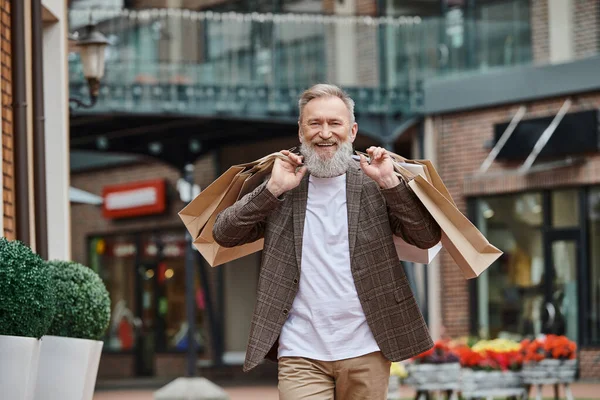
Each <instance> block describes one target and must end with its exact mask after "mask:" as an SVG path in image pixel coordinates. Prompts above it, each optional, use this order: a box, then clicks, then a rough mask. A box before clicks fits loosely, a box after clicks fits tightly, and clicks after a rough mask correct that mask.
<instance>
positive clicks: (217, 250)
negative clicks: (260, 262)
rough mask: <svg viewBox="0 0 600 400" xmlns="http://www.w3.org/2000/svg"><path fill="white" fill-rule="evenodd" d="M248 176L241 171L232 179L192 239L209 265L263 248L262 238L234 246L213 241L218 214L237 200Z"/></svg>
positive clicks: (219, 263)
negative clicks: (196, 235)
mask: <svg viewBox="0 0 600 400" xmlns="http://www.w3.org/2000/svg"><path fill="white" fill-rule="evenodd" d="M250 176H251V175H250V173H248V172H242V173H239V174H238V175H237V176H236V177H235V179H233V181H232V182H231V184H230V186H229V187H228V188H227V191H226V193H225V196H224V197H223V199H222V200H221V202H220V203H219V205H218V206H217V208H216V209H215V210H214V212H213V213H212V215H211V216H210V218H209V220H208V221H207V222H206V224H205V225H204V227H203V228H202V230H201V231H200V235H198V237H197V238H196V239H195V240H194V246H195V247H196V248H197V249H198V251H199V252H200V253H201V254H202V256H204V258H205V259H206V261H207V262H208V263H209V265H210V266H211V267H216V266H218V265H221V264H224V263H226V262H229V261H232V260H236V259H238V258H241V257H244V256H246V255H248V254H252V253H255V252H257V251H260V250H262V248H263V243H264V240H263V239H260V240H257V241H256V242H253V243H247V244H244V245H241V246H236V247H222V246H220V245H219V244H218V243H217V242H215V239H214V237H213V234H212V231H213V227H214V225H215V222H216V220H217V216H218V214H219V213H220V212H221V211H223V210H224V209H226V208H227V207H230V206H232V205H233V204H234V203H235V202H236V201H237V199H238V197H239V193H240V190H241V189H242V186H243V185H244V182H245V181H246V179H248V178H249V177H250Z"/></svg>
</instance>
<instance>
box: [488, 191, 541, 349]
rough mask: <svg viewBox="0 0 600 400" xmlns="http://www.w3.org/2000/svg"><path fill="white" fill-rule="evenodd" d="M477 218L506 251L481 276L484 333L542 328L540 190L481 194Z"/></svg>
mask: <svg viewBox="0 0 600 400" xmlns="http://www.w3.org/2000/svg"><path fill="white" fill-rule="evenodd" d="M477 203H478V204H477V209H478V217H477V223H478V226H479V229H480V230H481V232H482V233H483V234H484V235H485V236H486V237H487V238H488V240H489V241H490V242H491V243H492V244H493V245H495V246H496V247H498V248H499V249H500V250H502V251H503V252H504V255H503V256H502V257H501V258H500V259H499V260H498V261H496V262H495V263H494V264H493V265H492V266H490V268H489V269H488V270H487V271H486V272H484V273H483V274H482V275H481V276H480V278H479V279H478V280H477V292H478V314H479V315H478V321H479V326H478V330H479V332H478V333H479V334H480V335H481V336H482V337H498V336H502V335H504V336H513V337H522V336H526V335H534V334H538V333H540V332H541V329H542V326H541V324H542V316H541V310H542V307H543V305H544V292H543V285H542V275H543V271H544V254H543V240H542V230H541V228H542V221H543V213H542V211H543V210H542V196H541V194H540V193H524V194H518V195H510V196H501V197H492V198H486V199H480V200H478V202H477Z"/></svg>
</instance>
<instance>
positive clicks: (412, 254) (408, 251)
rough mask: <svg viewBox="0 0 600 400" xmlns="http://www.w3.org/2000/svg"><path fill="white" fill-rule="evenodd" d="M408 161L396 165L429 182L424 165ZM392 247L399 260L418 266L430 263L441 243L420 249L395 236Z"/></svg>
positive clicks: (429, 178)
mask: <svg viewBox="0 0 600 400" xmlns="http://www.w3.org/2000/svg"><path fill="white" fill-rule="evenodd" d="M408 161H409V160H404V162H398V165H400V166H401V167H403V168H404V169H406V170H407V171H409V172H410V173H411V174H413V175H415V176H416V175H420V176H421V177H423V178H424V179H427V180H428V181H431V175H430V173H429V171H428V170H427V168H426V167H425V165H423V164H419V163H415V162H408ZM394 246H395V247H396V253H397V254H398V259H399V260H401V261H409V262H414V263H418V264H429V263H431V262H432V261H433V259H434V258H435V257H436V256H437V255H438V254H439V252H440V250H441V249H442V244H441V243H438V244H436V245H435V246H433V247H431V248H429V249H421V248H419V247H417V246H414V245H412V244H408V243H406V242H405V241H404V239H402V238H401V237H399V236H395V235H394Z"/></svg>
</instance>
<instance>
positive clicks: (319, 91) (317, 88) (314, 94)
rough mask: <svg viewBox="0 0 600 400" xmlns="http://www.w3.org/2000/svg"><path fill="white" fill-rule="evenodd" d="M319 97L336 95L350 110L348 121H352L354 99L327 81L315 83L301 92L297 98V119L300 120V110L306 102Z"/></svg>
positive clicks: (302, 109)
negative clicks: (298, 114)
mask: <svg viewBox="0 0 600 400" xmlns="http://www.w3.org/2000/svg"><path fill="white" fill-rule="evenodd" d="M321 97H337V98H339V99H340V100H342V101H343V102H344V104H345V105H346V108H347V109H348V111H349V112H350V123H354V120H355V118H354V100H352V98H351V97H350V96H349V95H348V93H346V92H344V91H343V90H342V89H341V88H339V87H338V86H335V85H331V84H328V83H319V84H316V85H314V86H312V87H310V88H308V89H307V90H305V91H304V93H302V95H301V96H300V100H298V110H299V112H300V116H299V120H302V112H303V111H304V107H305V106H306V105H307V104H308V102H309V101H311V100H314V99H318V98H321Z"/></svg>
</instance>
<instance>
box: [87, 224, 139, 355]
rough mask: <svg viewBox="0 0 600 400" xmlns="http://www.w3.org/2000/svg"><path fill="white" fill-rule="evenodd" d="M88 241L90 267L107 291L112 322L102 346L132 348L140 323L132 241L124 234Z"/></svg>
mask: <svg viewBox="0 0 600 400" xmlns="http://www.w3.org/2000/svg"><path fill="white" fill-rule="evenodd" d="M89 243H90V267H91V268H92V269H94V270H95V271H97V272H98V274H99V275H100V277H101V278H102V280H103V281H104V284H105V285H106V288H107V290H108V292H109V294H110V302H111V321H110V325H109V328H108V330H107V333H106V337H105V338H104V348H105V349H107V350H112V351H130V350H133V349H134V348H135V346H136V335H137V329H138V328H139V326H140V322H141V320H140V318H139V317H138V316H137V315H136V309H135V307H136V299H135V297H136V296H135V256H136V252H137V248H136V245H135V240H134V238H133V237H131V236H125V235H124V236H111V237H106V238H104V237H97V238H93V239H92V240H90V242H89Z"/></svg>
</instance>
